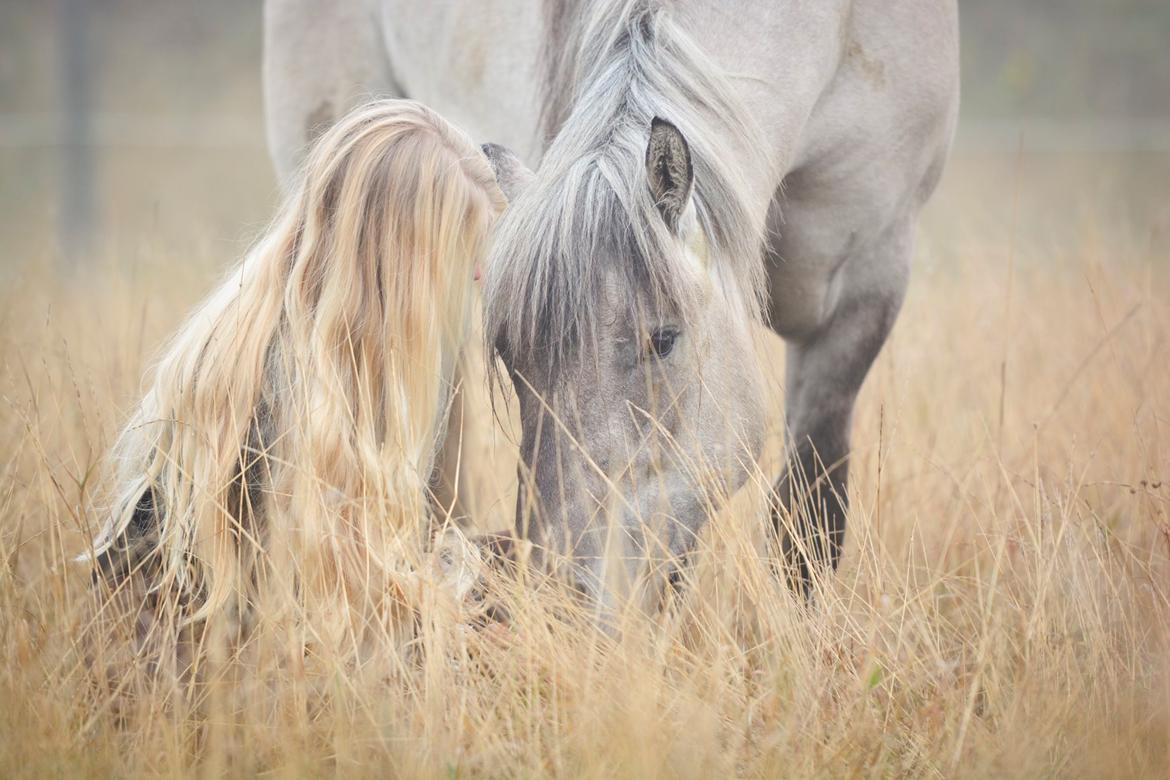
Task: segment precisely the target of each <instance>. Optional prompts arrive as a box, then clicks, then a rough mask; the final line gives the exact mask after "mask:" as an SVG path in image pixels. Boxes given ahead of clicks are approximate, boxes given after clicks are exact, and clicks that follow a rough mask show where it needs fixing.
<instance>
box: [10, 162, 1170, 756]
mask: <svg viewBox="0 0 1170 780" xmlns="http://www.w3.org/2000/svg"><path fill="white" fill-rule="evenodd" d="M3 154H5V155H15V153H14V152H10V151H6V152H3ZM200 154H201V155H202V157H199V156H196V157H194V158H192V157H183V158H179V157H177V156H175V155H174V154H172V153H169V152H166V151H165V150H162V151H158V152H155V153H139V154H136V155H135V156H133V158H126V159H116V158H109V159H106V160H104V161H103V165H105V166H107V168H108V170H109V171H110V175H109V176H107V177H105V178H104V179H103V181H104V182H105V184H104V185H103V186H105V187H106V188H107V191H104V192H103V193H102V197H101V204H102V209H103V217H104V219H105V221H106V224H107V226H109V229H108V230H107V231H106V233H105V238H104V239H103V244H102V246H100V247H98V248H96V249H95V251H94V252H93V257H92V260H91V261H90V262H89V263H87V264H86V266H85V267H84V268H83V269H80V270H79V271H78V272H77V273H67V272H63V271H61V270H60V268H59V266H58V263H57V260H56V254H55V252H54V251H53V250H52V249H51V247H50V246H49V243H48V241H47V239H46V236H47V235H49V231H48V227H49V224H48V222H47V221H46V215H47V212H43V211H38V210H37V209H36V208H35V207H34V206H35V203H36V202H37V192H36V189H35V187H36V185H35V182H36V181H37V178H36V177H35V176H33V175H31V173H30V174H29V175H23V174H22V170H23V169H22V168H21V166H22V165H27V166H34V165H35V163H36V160H35V159H32V157H30V156H29V155H25V154H23V153H22V155H21V157H20V159H17V158H16V157H15V156H13V157H12V158H10V159H6V160H4V161H3V162H4V164H5V169H6V170H8V171H10V172H12V173H14V174H15V175H14V176H6V177H5V178H6V179H7V181H6V182H4V183H0V205H3V207H4V208H3V213H4V214H5V215H6V216H4V217H3V218H0V219H2V222H0V232H2V233H3V235H4V236H5V240H4V244H5V246H4V248H3V249H2V250H0V251H2V252H3V253H4V258H3V260H4V262H3V265H0V281H2V284H3V291H2V293H0V776H4V777H20V776H29V777H35V776H51V775H52V776H56V775H117V776H159V775H166V776H172V775H174V776H188V775H190V776H194V775H203V774H218V773H221V772H223V773H227V774H230V775H252V774H256V773H265V774H270V775H274V776H282V777H300V776H306V775H326V774H336V775H340V776H356V777H361V776H385V775H387V774H390V775H393V776H401V777H416V776H417V777H464V776H480V775H483V776H532V777H537V776H547V775H560V776H584V777H612V776H622V777H639V778H648V777H726V776H756V777H775V776H792V777H840V776H857V775H861V776H904V775H909V776H945V777H960V776H962V777H987V776H1014V777H1036V776H1054V775H1055V776H1069V777H1139V776H1146V777H1165V776H1167V774H1168V773H1170V265H1168V259H1170V155H1167V154H1154V153H1150V154H1143V155H1136V154H1130V155H1122V154H1104V153H1102V154H1088V153H1072V152H1066V153H1059V154H1057V153H1049V154H1044V153H1037V152H1026V153H1021V154H1015V153H1013V152H1011V151H1007V152H998V151H996V152H991V151H975V150H968V151H963V150H962V149H960V153H958V154H957V155H956V157H955V159H954V161H953V163H952V166H951V168H950V169H949V171H948V174H947V176H946V178H945V179H944V183H943V186H942V189H941V190H940V192H939V193H938V195H937V196H936V198H935V200H934V201H933V202H932V204H931V205H930V207H929V209H928V212H927V214H926V217H925V219H924V224H923V228H922V235H921V241H920V243H919V247H918V251H917V257H916V264H915V270H914V277H913V281H912V286H911V290H910V293H909V296H908V299H907V301H906V305H905V308H904V310H903V313H902V315H901V318H900V320H899V322H898V325H897V327H896V329H895V331H894V334H893V336H892V338H891V340H890V342H889V343H888V344H887V346H886V348H885V349H884V351H883V352H882V355H881V357H880V359H879V360H878V362H877V364H876V366H875V367H874V369H873V371H872V373H871V374H870V377H869V379H868V381H867V383H866V386H865V389H864V390H863V393H862V396H861V399H860V402H859V407H858V413H857V417H856V420H855V425H854V447H855V452H854V458H853V466H852V474H853V482H852V485H851V491H852V497H853V508H852V510H851V517H850V526H849V531H848V542H847V551H846V555H845V559H844V563H843V566H842V569H841V571H840V572H839V574H838V576H837V577H836V578H834V580H833V581H832V582H831V583H830V584H829V586H828V587H827V589H826V590H825V592H824V593H823V594H822V595H821V598H820V600H819V603H818V605H817V607H816V608H815V609H811V610H807V609H804V608H803V607H802V606H801V605H800V604H798V603H797V601H796V600H795V599H794V598H793V597H792V596H791V595H790V594H789V593H788V591H787V589H786V588H785V587H784V586H783V585H782V584H780V583H778V582H777V581H776V580H775V578H774V577H772V575H771V574H770V573H769V568H768V565H767V562H766V561H765V560H764V559H763V557H762V555H763V552H764V548H763V546H762V545H761V539H762V521H761V518H762V503H763V499H762V492H763V489H764V488H766V486H767V484H766V481H765V480H764V479H763V478H761V480H760V481H761V484H760V485H756V486H751V485H749V487H748V488H746V489H745V491H744V492H743V493H742V494H741V495H739V496H737V497H736V499H735V500H734V502H733V503H732V505H731V506H730V507H729V508H728V509H727V511H725V512H724V513H722V514H721V515H720V516H719V517H718V518H716V519H715V520H714V521H713V522H712V524H711V525H710V528H709V530H708V532H707V533H706V534H705V537H704V539H703V542H702V544H701V548H700V551H699V553H698V555H697V556H696V561H695V566H694V569H693V571H692V573H691V576H690V580H691V582H690V583H689V584H688V586H687V587H686V588H685V590H684V591H683V593H682V594H681V596H680V597H679V599H678V600H677V603H675V604H674V605H673V607H672V609H671V610H670V612H669V613H667V614H664V615H663V616H661V617H660V618H659V619H658V620H657V621H655V622H653V623H652V624H651V622H649V621H646V622H642V623H637V622H636V621H635V622H634V623H632V624H631V625H630V626H629V628H628V630H626V631H625V632H624V633H623V635H622V639H620V640H618V641H616V642H615V641H613V640H609V639H606V638H603V637H601V636H599V635H596V634H595V633H594V632H591V631H588V630H585V629H583V628H582V627H581V626H580V625H579V624H576V623H574V622H573V621H563V620H558V619H555V618H554V616H556V615H558V614H560V613H561V612H562V611H563V609H562V608H563V607H564V606H565V605H564V604H562V603H559V602H558V599H560V598H561V597H560V596H557V595H556V594H543V593H542V594H535V595H534V594H527V593H523V592H520V591H517V590H515V589H513V590H506V592H504V593H503V594H502V595H501V598H502V599H504V600H505V601H506V603H507V606H508V607H509V609H510V611H511V612H512V613H513V617H514V627H513V629H512V630H511V632H504V633H501V632H494V631H489V632H476V631H465V630H461V629H460V627H459V626H455V625H447V626H439V625H438V624H439V623H441V621H436V626H437V627H436V626H430V627H428V628H426V631H428V632H430V634H429V635H428V636H429V640H428V641H430V642H431V644H430V645H429V647H430V651H429V652H427V653H425V654H424V657H422V658H421V659H419V658H416V659H415V660H414V661H412V662H409V663H403V662H402V661H401V660H398V659H393V658H392V657H391V656H392V655H393V653H394V651H393V649H392V648H389V647H387V648H383V651H382V652H381V653H379V652H374V653H373V655H372V656H371V657H370V659H369V662H368V663H367V665H366V666H365V667H363V668H361V669H353V668H350V667H348V666H345V665H343V664H341V663H340V662H338V663H331V659H329V658H319V659H314V663H312V664H306V665H304V666H301V667H296V668H291V667H277V666H268V667H263V668H259V669H253V670H251V671H250V672H249V673H248V674H247V675H242V674H240V673H239V672H238V671H237V672H236V673H229V672H227V671H225V672H224V673H223V676H222V677H221V678H218V679H217V680H216V681H215V684H211V685H208V686H207V687H206V689H204V690H202V692H201V693H200V694H199V696H198V697H197V698H192V697H191V696H187V695H185V694H182V693H176V692H175V691H174V690H173V689H168V688H166V687H163V686H160V687H158V688H156V689H154V690H153V691H151V690H147V692H146V693H144V694H140V695H138V696H135V697H132V698H131V699H130V700H129V702H128V703H127V702H121V701H120V702H118V705H117V706H114V698H116V697H115V696H114V694H111V693H109V692H107V693H106V694H102V693H101V692H100V691H98V692H95V690H94V689H93V688H92V686H90V685H88V684H87V681H86V678H87V675H86V671H85V668H86V664H85V661H84V658H85V653H84V652H82V647H83V645H84V644H85V637H84V634H85V632H86V630H87V622H86V620H85V618H84V616H85V614H86V609H85V606H86V604H87V594H88V572H87V570H86V568H85V567H84V566H83V565H79V564H74V563H71V562H70V561H71V558H72V557H73V556H74V555H75V554H77V553H78V552H80V551H82V550H83V549H85V538H86V536H87V534H88V533H89V532H91V531H92V529H93V527H94V525H95V524H96V522H97V518H96V517H95V516H94V514H93V513H92V511H91V510H89V509H88V508H87V500H88V499H89V498H90V497H91V496H92V495H94V493H95V489H96V487H97V486H96V484H95V482H96V480H97V479H98V474H99V473H100V462H101V458H102V457H103V454H104V453H105V452H106V449H107V447H108V445H109V443H110V440H111V436H112V434H113V433H114V432H115V431H116V429H117V426H118V425H119V424H120V423H121V421H122V420H123V418H124V416H125V414H126V413H127V411H128V409H129V407H130V405H131V404H132V403H133V402H134V400H135V398H136V395H137V393H138V389H139V387H140V378H141V376H142V373H143V371H144V370H145V368H146V367H147V366H148V364H149V358H150V356H151V355H152V354H154V353H155V352H156V350H157V349H158V348H159V346H160V344H161V341H162V339H163V338H165V336H166V334H167V333H168V332H170V330H171V329H172V328H173V327H174V326H175V325H176V324H177V323H178V321H179V320H180V319H181V317H182V316H183V313H184V312H185V311H186V310H187V309H188V307H190V306H191V305H192V304H193V303H194V302H195V301H196V300H198V299H199V298H200V296H201V295H202V294H204V293H205V292H206V291H207V290H208V289H209V287H210V284H211V280H212V279H213V278H215V276H216V275H217V273H218V272H219V269H221V268H223V267H224V266H225V265H226V264H227V263H229V262H231V261H232V260H233V259H234V257H235V256H237V254H238V252H239V251H240V249H241V248H242V247H243V246H244V244H245V243H246V240H247V236H249V235H252V234H254V233H255V232H256V231H257V230H258V229H259V228H260V226H261V225H262V221H263V219H264V218H265V213H266V210H267V207H268V203H269V202H270V200H271V197H270V192H269V191H268V189H267V188H268V187H269V186H270V184H269V182H270V178H269V177H270V174H269V173H268V171H267V167H266V161H265V160H264V159H263V156H262V154H259V153H252V154H249V155H243V156H239V157H237V156H233V153H229V152H224V151H216V150H214V149H212V150H205V151H203V152H201V153H200ZM34 156H35V155H34ZM32 170H33V169H32V168H31V167H30V168H29V171H32ZM37 170H40V169H37ZM168 181H182V182H185V184H184V186H185V187H188V188H189V191H187V192H175V191H174V190H165V192H164V190H162V189H161V188H162V187H164V186H166V185H165V184H164V183H165V182H168ZM18 182H25V183H31V184H30V186H31V187H32V188H33V189H32V190H31V191H30V190H28V189H27V188H25V187H24V186H23V185H22V186H19V187H18V186H17V185H18ZM160 193H162V194H160ZM225 237H226V238H225ZM761 341H762V342H763V344H762V347H761V349H762V350H763V352H764V353H765V355H766V356H767V357H768V358H769V359H770V360H771V361H772V362H773V365H774V370H773V371H772V372H771V373H772V375H773V377H774V382H773V385H774V391H775V395H776V405H775V408H776V410H777V413H776V415H775V418H774V419H773V421H772V428H771V430H772V435H771V444H770V446H769V451H768V452H767V453H766V456H765V458H764V460H763V462H762V463H761V468H760V472H761V474H762V475H766V476H767V477H768V478H774V477H775V475H776V473H777V470H778V466H777V462H778V452H779V438H780V425H781V415H780V413H779V412H780V409H781V398H782V392H783V388H782V386H781V382H782V377H783V351H782V349H780V347H779V345H778V343H777V342H776V341H775V340H774V339H772V338H771V337H767V338H762V339H761ZM469 389H470V393H471V399H470V400H469V404H470V405H471V410H472V412H473V413H472V414H471V415H470V416H471V417H473V418H474V419H475V420H476V421H477V422H476V431H475V435H474V436H471V437H470V440H469V445H468V449H467V452H466V455H465V463H466V467H467V468H468V469H469V476H470V481H471V483H472V485H473V486H474V497H475V501H476V503H477V505H478V506H479V507H480V508H481V511H482V517H481V520H480V522H481V523H482V524H483V526H484V527H500V526H502V525H506V524H507V521H508V518H509V515H510V512H511V508H512V506H513V504H512V494H511V491H512V490H513V489H514V487H513V486H514V453H513V449H514V448H513V445H512V444H511V440H512V435H513V432H512V431H510V430H509V426H511V425H513V424H514V423H513V422H512V421H511V420H509V419H508V418H507V416H506V415H505V417H504V419H503V421H502V422H501V424H500V425H494V424H493V423H492V421H491V415H490V413H489V411H488V406H487V401H486V395H485V393H484V392H483V389H482V388H481V387H478V386H472V387H470V388H469ZM440 640H441V641H440ZM225 668H226V667H225Z"/></svg>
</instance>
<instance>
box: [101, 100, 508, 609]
mask: <svg viewBox="0 0 1170 780" xmlns="http://www.w3.org/2000/svg"><path fill="white" fill-rule="evenodd" d="M502 208H503V196H502V195H501V194H500V192H499V190H498V188H497V187H496V184H495V181H494V178H493V176H492V173H491V170H490V168H489V166H488V164H487V161H486V160H485V159H484V157H483V155H482V154H481V152H480V151H479V149H477V148H476V147H475V146H474V145H473V144H472V143H471V142H470V140H469V139H468V138H467V137H466V136H465V135H464V134H463V133H461V132H460V131H458V130H457V129H455V128H453V127H452V126H451V125H449V124H448V123H447V122H446V121H444V120H443V119H442V118H441V117H439V116H438V115H436V114H435V113H434V112H432V111H430V110H429V109H427V108H425V107H423V106H421V105H419V104H418V103H414V102H409V101H382V102H376V103H372V104H369V105H367V106H364V107H362V108H360V109H358V110H356V111H354V112H353V113H351V114H350V115H348V116H347V117H345V118H344V119H342V120H341V121H340V122H338V123H337V125H335V126H334V127H333V128H332V129H331V130H329V131H328V132H327V133H325V134H324V135H323V136H322V137H321V138H320V139H319V140H318V141H317V143H316V145H315V146H314V148H313V149H312V150H311V152H310V154H309V157H308V160H307V162H306V165H305V168H304V170H303V172H302V175H301V176H300V177H299V184H298V185H297V186H296V187H295V189H294V191H293V192H291V193H290V195H289V196H288V198H287V200H286V202H285V204H284V205H283V207H282V209H281V210H280V213H279V215H278V217H277V218H276V220H275V222H274V223H273V225H272V227H271V228H270V229H269V231H268V232H267V234H266V235H265V236H264V237H263V238H262V239H261V240H260V241H259V242H258V244H257V245H256V246H255V247H254V248H253V249H252V250H251V251H250V252H249V253H248V255H247V256H246V257H245V258H244V259H243V261H242V262H241V263H240V264H239V265H238V266H236V267H235V268H234V269H233V270H232V271H231V272H230V273H229V274H228V275H227V277H226V278H225V279H224V281H223V282H222V283H221V284H220V285H219V287H218V288H217V289H216V290H215V291H214V292H213V293H212V294H211V296H210V297H209V298H208V299H207V300H206V301H205V302H204V303H203V304H202V305H201V306H200V307H199V308H198V309H197V310H196V311H195V313H194V314H193V315H192V316H191V317H190V318H189V319H188V320H187V322H186V323H185V324H184V325H183V326H182V328H181V329H180V330H179V332H178V335H177V336H176V337H175V339H174V341H173V342H172V343H171V344H170V346H169V347H168V348H167V349H166V351H165V354H164V355H163V356H162V359H161V360H160V361H159V363H158V365H157V368H156V369H155V371H154V374H153V378H152V379H151V382H150V385H149V390H148V392H147V393H146V395H145V398H144V399H143V401H142V403H141V405H140V407H139V408H138V410H137V412H136V413H135V414H134V416H133V419H132V420H131V421H130V423H129V424H128V425H127V427H126V428H125V430H124V432H123V434H122V436H121V438H120V440H119V442H118V444H117V446H116V450H115V457H114V467H115V470H116V474H115V477H114V484H115V485H116V495H115V496H114V498H113V502H112V503H113V506H112V510H111V511H110V514H109V516H108V517H109V521H108V525H107V526H106V527H105V528H104V530H103V531H102V532H101V533H100V534H99V536H98V538H97V539H96V541H95V545H94V555H95V556H96V559H97V560H98V561H99V563H100V564H101V565H102V567H103V568H104V569H105V570H106V571H107V573H109V574H111V575H114V577H113V579H114V580H121V579H125V576H126V575H128V574H130V573H132V572H137V573H138V575H140V576H142V577H144V578H145V580H146V581H147V583H148V585H149V588H150V589H151V591H152V592H155V593H168V594H176V595H177V599H176V601H178V602H182V603H184V604H185V605H186V606H185V607H184V611H185V616H186V617H187V619H189V620H195V619H200V618H206V617H209V616H211V615H213V614H215V613H217V612H220V611H221V610H224V609H229V610H232V611H233V612H235V613H236V614H241V613H243V612H244V611H248V612H256V611H257V610H256V609H255V607H256V606H257V604H259V603H261V602H263V611H265V612H267V613H269V614H272V613H274V612H275V613H279V612H281V611H284V612H287V611H288V610H290V609H292V610H305V609H310V607H309V606H308V605H309V602H310V601H314V600H315V601H316V603H318V605H319V606H320V608H321V610H322V611H326V612H327V611H328V610H329V609H330V605H336V604H337V600H338V599H342V600H345V601H347V602H351V603H353V602H355V601H361V599H360V598H356V599H355V597H356V596H359V595H361V594H368V593H375V594H389V595H393V594H396V593H399V594H400V591H401V590H402V589H403V588H404V587H406V585H404V580H403V579H402V574H403V572H405V571H408V570H409V567H410V565H411V556H412V555H417V552H414V550H416V549H418V548H419V545H417V544H415V542H419V541H422V539H421V534H423V533H425V530H424V527H425V525H426V520H427V506H426V497H425V494H426V490H427V480H428V477H429V474H430V471H431V467H432V461H433V459H434V455H435V451H436V445H437V442H438V440H439V438H440V436H441V431H442V428H441V423H442V422H443V421H444V420H445V412H446V409H447V403H448V398H449V395H450V392H451V390H452V388H451V386H450V384H451V380H452V375H453V369H454V365H455V362H456V359H457V356H458V353H459V350H460V348H461V345H462V343H463V341H464V338H465V334H466V331H467V328H468V323H469V319H470V313H471V311H472V289H471V281H472V276H473V267H474V265H475V263H477V262H479V261H480V259H481V258H482V256H483V254H484V251H485V243H486V240H487V233H488V230H489V227H490V225H491V223H492V221H493V220H494V219H495V217H496V216H497V215H498V213H499V212H500V210H501V209H502ZM392 600H393V599H391V601H392ZM366 601H367V602H368V603H370V604H374V605H376V603H377V602H378V599H375V600H372V601H371V600H368V599H367V600H366ZM372 608H373V609H374V610H375V611H376V610H377V607H376V606H374V607H372ZM377 617H378V616H377V615H375V614H367V615H363V616H360V619H361V620H365V621H367V622H368V621H370V620H373V619H377Z"/></svg>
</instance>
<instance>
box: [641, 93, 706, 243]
mask: <svg viewBox="0 0 1170 780" xmlns="http://www.w3.org/2000/svg"><path fill="white" fill-rule="evenodd" d="M646 178H647V181H649V183H650V194H651V195H652V196H654V203H655V204H656V205H657V206H658V211H659V213H661V214H662V219H663V220H665V221H666V226H667V227H668V228H670V229H671V231H673V232H675V233H677V232H678V228H679V221H680V220H681V219H682V215H683V212H684V211H686V208H687V204H688V203H689V202H690V198H691V188H692V187H693V185H694V183H695V170H694V166H692V165H691V148H690V146H688V145H687V139H685V138H683V134H682V133H681V132H679V129H678V128H677V127H675V126H674V125H672V124H671V123H670V122H667V121H666V120H665V119H663V118H661V117H657V116H656V117H654V119H652V120H650V143H648V144H647V145H646Z"/></svg>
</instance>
